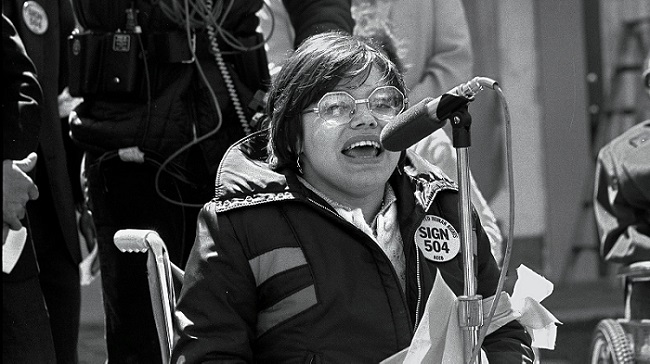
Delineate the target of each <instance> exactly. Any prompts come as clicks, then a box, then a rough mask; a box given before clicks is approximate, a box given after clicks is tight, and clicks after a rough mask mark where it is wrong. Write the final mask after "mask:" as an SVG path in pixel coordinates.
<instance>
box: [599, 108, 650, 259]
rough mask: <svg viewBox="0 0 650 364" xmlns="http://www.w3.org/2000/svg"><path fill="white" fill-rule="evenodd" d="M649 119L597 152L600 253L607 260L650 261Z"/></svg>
mask: <svg viewBox="0 0 650 364" xmlns="http://www.w3.org/2000/svg"><path fill="white" fill-rule="evenodd" d="M649 160H650V120H646V121H643V122H641V123H639V124H638V125H635V126H634V127H632V128H630V129H629V130H627V131H626V132H625V133H623V134H622V135H620V136H618V137H617V138H615V139H614V140H612V141H611V142H609V143H608V144H607V145H605V146H604V147H603V148H602V149H601V150H600V152H599V153H598V163H597V165H596V178H595V184H596V185H595V191H594V213H595V216H596V221H597V222H598V232H599V234H600V252H601V255H602V256H603V258H605V260H607V261H608V262H613V263H623V264H632V263H635V262H640V261H648V260H650V163H649V162H648V161H649Z"/></svg>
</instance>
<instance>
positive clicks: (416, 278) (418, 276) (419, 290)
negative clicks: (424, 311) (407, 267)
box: [413, 247, 422, 335]
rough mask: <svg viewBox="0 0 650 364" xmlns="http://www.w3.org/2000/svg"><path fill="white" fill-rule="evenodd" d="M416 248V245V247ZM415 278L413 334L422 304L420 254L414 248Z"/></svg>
mask: <svg viewBox="0 0 650 364" xmlns="http://www.w3.org/2000/svg"><path fill="white" fill-rule="evenodd" d="M416 249H417V247H416ZM415 264H416V267H415V271H416V274H415V280H416V281H417V283H418V302H417V304H416V305H415V324H414V325H413V335H415V331H416V330H417V328H418V324H419V322H420V305H421V304H422V282H421V279H420V278H421V277H420V254H419V252H418V251H417V250H416V251H415Z"/></svg>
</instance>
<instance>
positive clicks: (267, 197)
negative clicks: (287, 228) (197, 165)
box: [212, 132, 457, 212]
mask: <svg viewBox="0 0 650 364" xmlns="http://www.w3.org/2000/svg"><path fill="white" fill-rule="evenodd" d="M266 159H267V155H266V133H263V132H257V133H254V134H251V135H250V136H248V137H245V138H243V139H241V140H240V141H238V142H236V143H235V144H233V145H232V146H231V147H230V148H229V149H228V150H227V151H226V153H225V155H224V157H223V159H222V161H221V163H220V165H219V169H218V171H217V177H216V183H215V197H214V199H213V200H212V202H213V203H214V204H215V205H216V209H217V212H223V211H227V210H232V209H236V208H239V207H245V206H252V205H258V204H262V203H267V202H273V201H282V200H293V199H306V198H307V197H308V196H311V195H312V194H313V193H312V192H311V191H309V190H308V189H307V188H306V187H305V186H303V185H302V184H301V183H300V182H299V180H298V178H297V176H296V175H295V173H294V172H293V171H291V170H283V171H274V170H272V169H271V168H270V166H269V164H268V162H267V161H266ZM390 183H391V184H392V185H393V188H394V189H396V190H398V189H399V190H401V187H403V186H402V185H403V184H405V183H408V184H410V185H411V186H412V187H411V189H413V192H412V193H414V195H415V198H416V201H417V203H418V205H421V207H422V208H423V209H424V210H425V211H426V210H428V208H429V206H430V205H431V203H432V202H433V199H434V198H435V196H436V194H437V193H438V192H439V191H441V190H457V187H456V185H455V183H454V182H453V181H451V180H450V179H449V178H448V177H447V176H446V175H445V174H444V173H443V172H442V171H441V170H440V169H439V168H438V167H436V166H434V165H431V164H429V163H428V162H427V161H425V160H424V159H422V158H421V157H419V156H418V155H416V154H415V153H413V152H411V151H407V152H404V154H403V156H402V159H401V161H400V163H399V165H398V167H397V169H396V170H395V172H394V173H393V176H392V177H391V179H390ZM398 196H399V193H398Z"/></svg>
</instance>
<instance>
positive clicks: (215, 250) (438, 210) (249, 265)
mask: <svg viewBox="0 0 650 364" xmlns="http://www.w3.org/2000/svg"><path fill="white" fill-rule="evenodd" d="M251 150H252V149H250V148H249V146H248V144H247V143H245V142H244V143H240V144H237V145H235V146H234V147H233V148H231V149H230V150H229V152H228V153H227V155H226V156H225V158H224V160H223V161H222V163H221V166H220V168H219V172H218V175H217V184H216V197H215V198H214V199H213V200H212V201H210V202H209V203H207V204H206V205H205V206H204V208H203V210H202V211H201V213H200V215H199V219H198V226H197V237H196V241H195V243H194V246H193V249H192V252H191V255H190V258H189V261H188V264H187V266H186V271H185V280H184V283H183V289H182V292H181V295H180V297H179V302H178V305H177V317H178V319H179V323H180V326H181V328H182V334H181V337H180V339H179V341H178V343H177V345H176V347H175V350H174V355H173V361H172V362H174V363H181V362H183V363H198V362H221V361H225V360H234V361H235V362H258V363H373V362H374V363H377V362H379V361H381V360H383V359H385V358H387V357H388V356H390V355H392V354H394V353H396V352H397V351H399V350H401V349H403V348H405V347H407V346H408V345H409V344H410V340H411V338H412V336H413V333H414V329H415V327H416V325H417V323H418V322H419V321H420V319H421V317H422V313H423V312H422V311H423V308H424V305H425V303H426V299H427V297H428V295H429V293H430V291H431V289H432V287H433V283H434V280H435V277H436V272H437V270H440V272H441V273H442V276H443V277H444V279H445V281H446V282H447V284H448V285H449V286H450V288H451V289H452V290H453V291H454V292H455V293H456V294H457V295H460V294H462V292H463V271H462V265H463V263H462V257H461V254H457V255H456V256H455V257H453V258H451V259H450V260H449V261H446V262H435V261H432V260H428V259H427V258H425V255H424V254H423V253H422V252H421V251H420V250H419V249H418V248H417V247H416V243H415V240H416V239H417V238H416V235H417V234H420V232H421V229H420V228H421V227H422V226H424V225H422V222H423V220H425V219H427V217H429V218H431V217H432V216H435V217H439V218H442V219H444V220H446V221H448V222H449V223H451V224H452V225H453V226H454V227H456V231H458V226H459V223H458V217H457V212H456V211H457V199H458V194H457V190H456V188H455V185H454V184H453V183H452V182H451V181H450V180H448V179H447V178H446V177H444V176H443V175H441V174H438V172H435V171H434V168H435V167H433V166H431V165H429V164H427V163H426V162H424V161H423V160H421V159H420V158H419V157H417V156H415V155H414V154H408V155H407V156H406V158H404V160H403V163H402V164H401V166H400V167H399V169H398V170H396V171H395V173H394V174H393V176H392V177H391V179H390V184H391V186H392V188H393V189H394V191H395V195H396V197H397V202H396V203H397V211H398V223H399V229H400V232H401V236H402V239H403V242H404V254H405V257H406V275H407V277H406V288H405V290H403V289H402V288H401V285H400V283H399V278H398V277H397V274H396V273H395V270H394V268H393V266H392V264H391V262H390V261H389V259H388V258H387V256H386V255H385V254H384V253H383V251H382V250H381V248H380V247H379V246H378V245H377V243H375V242H374V241H373V240H372V239H371V238H370V237H369V236H367V235H366V234H365V233H363V232H362V231H361V230H359V229H358V228H356V227H355V226H354V225H352V224H351V223H349V222H348V221H346V220H344V219H343V218H342V217H341V216H340V215H338V214H337V213H336V212H335V210H334V209H333V208H332V207H331V206H330V205H328V204H327V202H325V201H324V200H323V199H321V198H320V197H319V196H317V195H316V194H314V193H313V192H312V191H311V190H309V189H307V188H306V187H305V186H304V185H302V184H301V183H300V182H299V181H298V179H297V177H296V175H294V174H292V173H291V172H282V173H277V172H274V171H272V170H270V169H269V168H268V166H267V165H266V164H265V163H264V162H262V161H261V160H258V159H257V158H256V157H255V156H253V155H252V154H248V152H250V151H251ZM409 153H410V152H409ZM474 216H476V215H474ZM474 226H476V227H477V230H476V233H477V236H478V261H477V262H476V263H477V274H478V293H479V294H481V295H483V296H484V297H488V296H491V295H493V294H494V293H495V289H496V285H497V281H498V275H499V271H498V268H497V266H496V263H495V261H494V258H493V257H492V255H491V253H490V245H489V242H488V239H487V237H486V235H485V233H484V232H483V230H482V228H481V227H480V226H481V225H480V224H479V223H478V221H477V220H476V218H475V220H474ZM484 348H485V349H486V350H487V352H488V358H489V359H490V362H494V363H522V362H528V361H530V362H532V361H531V360H530V358H532V352H531V350H530V338H529V336H528V334H527V333H526V332H525V331H524V329H523V327H522V326H521V325H520V324H519V323H517V322H516V321H513V322H510V323H509V324H507V325H506V326H504V327H502V328H501V329H499V330H497V331H495V332H494V333H492V334H491V335H489V336H487V338H486V339H485V342H484ZM183 360H184V361H183Z"/></svg>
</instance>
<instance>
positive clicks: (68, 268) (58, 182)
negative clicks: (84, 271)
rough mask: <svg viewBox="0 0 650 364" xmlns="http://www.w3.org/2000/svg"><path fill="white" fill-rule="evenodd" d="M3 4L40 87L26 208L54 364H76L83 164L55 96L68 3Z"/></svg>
mask: <svg viewBox="0 0 650 364" xmlns="http://www.w3.org/2000/svg"><path fill="white" fill-rule="evenodd" d="M3 4H4V11H5V14H6V15H7V16H8V17H9V18H10V19H11V20H12V22H13V24H14V25H15V26H16V29H17V30H18V33H19V34H20V37H21V38H22V40H23V42H24V44H25V48H26V50H27V54H28V55H29V57H30V58H31V59H32V61H34V64H35V66H36V69H37V71H38V76H39V82H40V84H41V87H42V88H43V104H42V108H41V113H42V120H43V123H42V126H41V130H40V134H39V144H38V149H37V154H38V159H39V164H38V166H37V167H36V168H35V182H36V183H37V184H38V185H39V186H41V189H40V198H39V199H38V200H36V201H34V202H33V203H31V204H29V206H28V210H29V216H30V218H31V221H30V222H31V228H32V239H33V240H34V245H35V248H36V256H37V260H38V264H39V268H40V283H41V288H42V290H43V295H44V297H45V302H46V304H47V308H48V313H49V316H50V324H51V325H50V326H51V328H52V336H53V338H54V347H55V349H56V356H57V363H60V364H63V363H77V361H78V359H77V343H78V338H79V320H80V313H81V285H80V276H79V263H80V262H81V250H80V245H79V244H80V240H79V234H78V230H77V217H76V206H77V204H78V203H79V202H80V198H79V197H78V196H80V189H81V187H80V186H79V177H76V178H73V177H71V174H70V173H69V171H71V170H78V167H76V166H75V165H79V164H80V163H81V160H80V159H76V160H72V158H71V155H70V154H68V152H67V151H66V149H65V145H66V140H69V139H70V137H69V135H68V134H67V133H64V130H67V127H64V125H63V124H62V123H63V122H65V123H66V124H67V115H64V118H63V119H62V117H61V115H60V109H59V95H60V94H62V93H64V89H65V88H66V86H67V71H68V69H67V61H66V59H67V37H68V35H70V34H71V33H72V30H73V29H74V27H75V19H74V13H73V10H72V4H71V2H70V0H53V1H43V0H31V1H24V0H3ZM75 191H76V192H75ZM75 197H76V199H75Z"/></svg>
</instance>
